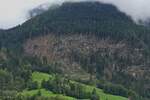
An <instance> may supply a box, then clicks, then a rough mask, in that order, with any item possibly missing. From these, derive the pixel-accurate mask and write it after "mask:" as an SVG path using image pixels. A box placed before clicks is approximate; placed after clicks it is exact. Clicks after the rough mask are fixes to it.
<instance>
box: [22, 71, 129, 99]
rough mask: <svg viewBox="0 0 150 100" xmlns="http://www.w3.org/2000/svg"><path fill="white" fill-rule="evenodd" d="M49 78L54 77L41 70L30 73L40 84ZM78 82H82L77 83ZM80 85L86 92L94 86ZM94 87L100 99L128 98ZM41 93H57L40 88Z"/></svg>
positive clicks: (30, 92) (90, 90)
mask: <svg viewBox="0 0 150 100" xmlns="http://www.w3.org/2000/svg"><path fill="white" fill-rule="evenodd" d="M49 78H55V77H54V76H52V75H49V74H46V73H41V72H34V73H33V74H32V80H33V81H36V82H38V83H39V84H40V85H41V82H42V80H48V79H49ZM71 82H73V83H75V84H76V83H78V82H75V81H71ZM79 84H82V83H79ZM82 85H83V87H85V91H86V92H92V91H93V89H94V88H95V87H93V86H89V85H85V84H82ZM95 89H96V91H97V94H98V95H99V96H100V100H128V99H127V98H125V97H122V96H116V95H111V94H106V93H104V92H103V90H101V89H98V88H95ZM37 91H38V90H33V91H24V92H23V94H30V95H34V94H36V93H37ZM41 93H42V95H43V96H46V97H47V96H57V95H58V94H53V93H52V92H50V91H46V90H45V89H41ZM59 96H62V97H63V98H64V97H65V98H66V99H65V100H72V99H67V98H71V97H68V96H63V95H59Z"/></svg>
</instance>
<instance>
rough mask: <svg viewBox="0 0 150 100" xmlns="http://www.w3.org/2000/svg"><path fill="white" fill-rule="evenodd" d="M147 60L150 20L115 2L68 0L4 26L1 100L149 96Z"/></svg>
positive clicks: (120, 99)
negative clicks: (138, 20)
mask: <svg viewBox="0 0 150 100" xmlns="http://www.w3.org/2000/svg"><path fill="white" fill-rule="evenodd" d="M37 13H38V12H37ZM149 66H150V28H149V26H144V25H139V24H136V23H135V22H134V21H133V20H132V19H131V18H130V16H127V15H126V14H124V13H122V12H120V11H119V10H118V9H117V8H116V7H115V6H113V5H111V4H103V3H99V2H77V3H71V2H66V3H63V4H62V5H61V6H59V5H58V6H54V7H50V8H49V10H47V11H45V12H43V13H41V12H40V14H38V15H37V16H34V17H32V18H31V19H29V20H28V21H26V22H25V23H23V24H22V25H18V26H16V27H14V28H11V29H8V30H0V100H77V99H88V100H128V99H130V100H149V99H150V68H149Z"/></svg>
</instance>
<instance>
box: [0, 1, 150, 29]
mask: <svg viewBox="0 0 150 100" xmlns="http://www.w3.org/2000/svg"><path fill="white" fill-rule="evenodd" d="M64 1H95V0H0V28H5V29H6V28H10V27H14V26H16V25H18V24H21V23H23V22H24V21H25V20H27V14H28V11H29V10H31V9H33V8H35V7H37V6H39V5H41V4H45V3H49V4H54V3H56V4H57V3H59V4H61V3H62V2H64ZM97 1H102V2H106V3H112V4H114V5H116V6H117V7H118V8H119V9H120V10H121V11H123V12H125V13H126V14H127V15H130V16H131V17H132V18H133V19H134V20H139V19H142V20H146V19H148V18H150V0H97Z"/></svg>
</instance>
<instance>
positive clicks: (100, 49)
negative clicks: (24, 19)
mask: <svg viewBox="0 0 150 100" xmlns="http://www.w3.org/2000/svg"><path fill="white" fill-rule="evenodd" d="M24 50H25V53H26V54H28V55H32V56H38V57H40V58H41V59H42V58H43V57H45V58H47V60H48V62H49V63H52V62H60V63H61V64H62V65H61V66H60V69H61V70H62V71H63V72H67V73H68V72H69V73H74V72H75V73H82V74H83V72H86V71H85V70H83V66H81V64H80V62H77V61H76V60H75V58H74V55H75V54H77V53H78V54H81V55H82V56H84V57H87V58H88V57H90V56H91V55H97V54H100V55H101V56H103V57H106V56H108V58H111V59H112V61H111V62H108V63H107V65H106V66H104V71H103V72H104V74H105V75H104V76H107V78H108V79H110V80H111V79H112V77H113V73H114V72H116V71H122V72H124V73H128V74H130V75H132V76H134V77H137V76H138V75H140V76H141V75H142V74H143V69H144V67H145V65H144V59H143V58H144V57H143V56H144V55H143V50H142V49H139V48H133V47H131V46H129V45H128V43H127V42H125V41H121V42H118V43H116V42H114V41H113V40H110V39H97V38H96V37H94V36H85V35H70V36H66V35H63V36H59V37H58V36H57V37H56V36H55V35H53V34H49V35H47V36H43V37H37V38H34V39H32V40H31V39H29V40H28V41H27V42H26V43H25V44H24ZM118 60H122V61H118ZM126 60H128V61H129V62H130V63H131V64H125V63H126V62H125V61H126ZM87 63H88V62H87ZM124 64H125V65H124ZM140 66H143V67H142V68H141V67H140Z"/></svg>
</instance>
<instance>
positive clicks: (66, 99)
mask: <svg viewBox="0 0 150 100" xmlns="http://www.w3.org/2000/svg"><path fill="white" fill-rule="evenodd" d="M39 91H40V92H41V96H44V97H50V98H56V97H57V98H58V99H59V100H76V99H75V98H72V97H69V96H64V95H61V94H54V93H52V92H50V91H47V90H45V89H38V90H31V91H27V90H25V91H23V92H22V93H21V94H22V95H23V96H33V95H36V94H37V93H38V92H39Z"/></svg>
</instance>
